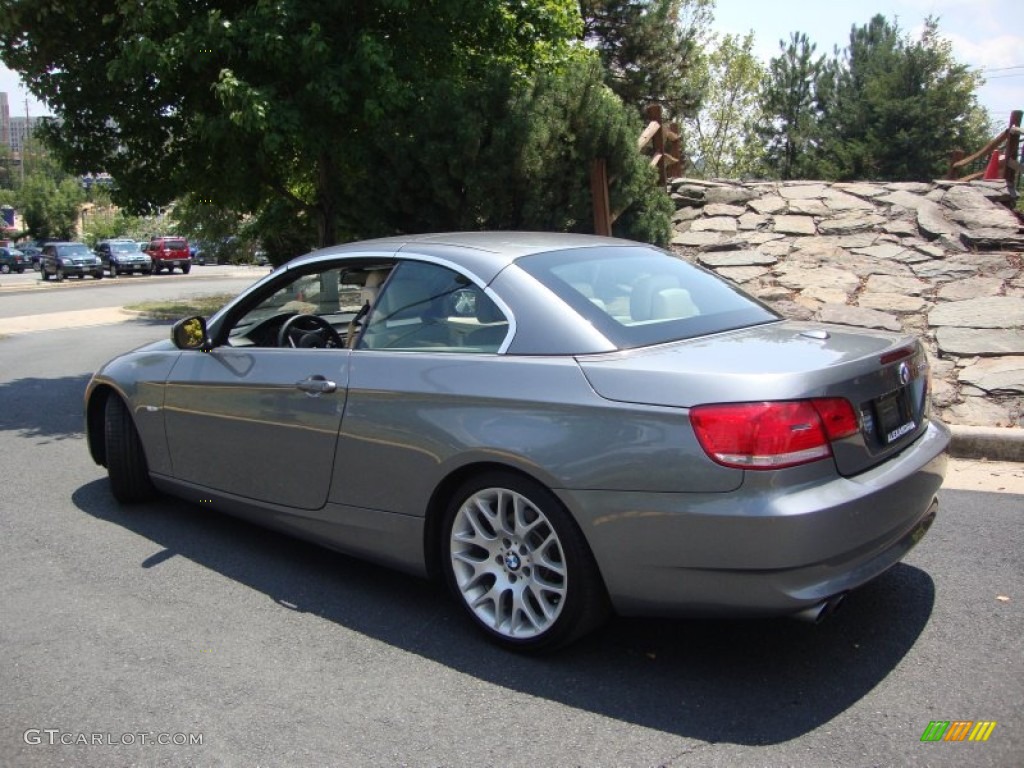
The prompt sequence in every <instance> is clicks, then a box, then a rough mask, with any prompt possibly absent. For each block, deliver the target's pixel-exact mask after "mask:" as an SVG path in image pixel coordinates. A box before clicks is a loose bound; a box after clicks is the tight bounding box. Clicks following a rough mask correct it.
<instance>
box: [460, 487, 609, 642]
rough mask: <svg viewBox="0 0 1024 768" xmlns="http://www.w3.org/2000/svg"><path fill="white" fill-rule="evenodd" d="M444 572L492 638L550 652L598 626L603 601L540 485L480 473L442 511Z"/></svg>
mask: <svg viewBox="0 0 1024 768" xmlns="http://www.w3.org/2000/svg"><path fill="white" fill-rule="evenodd" d="M441 536H442V539H441V567H442V568H443V570H444V575H445V579H446V581H447V582H448V586H449V588H450V589H451V590H452V593H453V594H454V595H455V597H456V600H457V601H458V602H459V604H460V605H461V606H462V607H463V609H464V610H465V611H466V613H467V614H468V615H469V617H470V618H471V619H472V621H473V622H474V623H475V624H476V625H477V627H478V628H479V629H481V630H482V631H483V632H484V634H486V635H487V636H488V637H489V638H490V639H491V640H493V641H494V642H496V643H498V644H499V645H502V646H504V647H506V648H509V649H511V650H516V651H528V652H535V651H547V650H552V649H555V648H558V647H561V646H563V645H567V644H568V643H571V642H572V641H573V640H576V639H577V638H579V637H581V636H583V635H584V634H586V633H587V632H589V631H590V630H592V629H594V628H596V627H597V626H598V625H599V624H601V623H602V622H603V621H604V619H605V618H606V616H607V614H608V598H607V595H606V593H605V590H604V584H603V582H602V580H601V575H600V572H599V571H598V568H597V563H596V562H595V561H594V557H593V555H592V554H591V552H590V549H589V548H588V547H587V543H586V541H585V539H584V538H583V534H582V533H581V532H580V529H579V527H578V526H577V525H576V521H575V520H573V519H572V516H571V515H570V514H569V512H568V511H567V510H566V509H565V507H564V506H563V505H562V503H561V502H560V501H559V500H558V498H557V497H556V496H555V495H554V494H553V493H552V492H551V491H549V490H548V489H547V488H545V487H543V486H542V485H540V484H539V483H537V482H535V481H533V480H530V479H528V478H526V477H523V476H521V475H517V474H513V473H511V472H502V471H491V472H485V473H483V474H481V475H479V476H478V477H475V478H471V479H470V480H469V481H467V482H465V483H463V485H462V486H461V487H460V488H459V489H458V491H456V493H455V494H454V496H453V497H452V501H451V503H450V504H449V505H448V509H447V510H446V512H445V517H444V521H443V526H442V533H441Z"/></svg>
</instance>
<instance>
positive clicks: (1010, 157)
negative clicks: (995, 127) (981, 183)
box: [946, 109, 1024, 190]
mask: <svg viewBox="0 0 1024 768" xmlns="http://www.w3.org/2000/svg"><path fill="white" fill-rule="evenodd" d="M1022 114H1024V112H1022V110H1019V109H1016V110H1014V111H1013V112H1011V113H1010V124H1009V125H1008V126H1006V129H1005V130H1004V131H1003V132H1002V133H1000V134H999V135H998V136H996V137H995V138H993V139H992V141H990V142H989V143H988V144H986V145H985V146H984V147H982V148H981V149H979V150H978V151H977V152H975V153H974V154H973V155H970V156H965V155H966V153H965V152H964V151H963V150H960V149H958V150H956V151H955V152H953V154H952V155H951V156H950V158H949V173H947V174H946V178H947V179H955V180H957V181H973V180H974V179H980V178H981V177H982V176H984V175H985V171H978V172H976V173H970V174H967V175H966V176H961V175H960V174H961V173H962V172H963V171H964V169H966V168H968V167H970V165H971V164H972V163H975V162H977V161H978V160H984V161H987V160H988V159H989V157H991V155H992V153H993V152H998V151H1000V150H1002V151H1003V155H1004V159H1003V161H1002V162H1001V163H1000V167H1001V169H1002V171H1003V173H1002V178H1004V179H1006V187H1007V189H1010V190H1015V189H1016V188H1017V181H1018V179H1020V156H1021V153H1020V147H1021V141H1020V136H1021V126H1020V124H1021V116H1022Z"/></svg>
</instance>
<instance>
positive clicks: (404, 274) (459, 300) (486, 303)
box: [358, 261, 509, 353]
mask: <svg viewBox="0 0 1024 768" xmlns="http://www.w3.org/2000/svg"><path fill="white" fill-rule="evenodd" d="M508 329H509V324H508V318H506V317H505V315H504V314H503V313H502V312H501V310H500V309H499V308H498V306H497V305H496V304H495V303H494V302H493V301H492V300H491V298H490V297H489V296H487V294H486V293H484V291H483V290H482V289H481V288H480V287H479V286H478V285H477V284H476V283H474V282H473V281H472V280H470V279H469V278H468V277H466V276H465V275H461V274H459V273H458V272H454V271H452V270H450V269H447V268H445V267H441V266H438V265H437V264H428V263H425V262H417V261H407V262H403V263H402V264H400V265H399V266H398V267H397V268H396V269H395V270H394V271H393V272H392V274H391V276H390V277H389V279H388V282H387V284H386V285H385V286H384V289H383V291H382V292H381V294H380V296H379V297H378V298H377V301H376V302H375V303H374V305H373V309H372V310H371V312H370V315H369V318H368V320H367V323H366V327H365V330H364V331H363V334H362V336H361V337H360V339H359V344H358V348H359V349H391V350H401V351H429V352H462V353H467V352H469V353H473V352H476V353H485V352H497V351H498V350H499V349H500V348H501V345H502V342H504V340H505V337H506V336H507V335H508Z"/></svg>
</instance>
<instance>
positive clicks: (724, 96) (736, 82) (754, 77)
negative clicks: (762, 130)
mask: <svg viewBox="0 0 1024 768" xmlns="http://www.w3.org/2000/svg"><path fill="white" fill-rule="evenodd" d="M753 46H754V35H753V33H750V34H748V35H746V36H745V37H743V38H740V37H738V36H736V35H725V36H724V37H722V38H721V39H720V40H717V41H716V42H715V44H714V46H713V47H712V48H711V50H710V51H707V52H706V55H705V56H704V58H703V61H702V63H701V66H700V67H699V68H698V72H697V75H696V77H695V82H696V83H697V85H698V87H699V89H700V91H701V92H702V93H703V94H704V102H703V105H702V107H701V109H700V111H699V112H698V113H697V114H696V115H694V116H693V117H691V118H688V119H687V120H685V121H684V123H683V129H684V146H685V147H686V150H687V152H688V154H689V155H690V157H691V158H692V161H693V164H694V168H695V172H696V173H699V174H701V175H702V176H704V177H706V178H715V177H719V178H730V177H732V178H735V177H739V176H744V175H748V174H752V173H756V172H757V171H759V170H760V164H761V162H762V156H763V154H764V153H763V150H762V144H761V142H760V141H759V140H758V139H757V137H756V136H754V130H755V125H756V122H757V119H758V116H759V115H760V101H759V98H758V88H759V87H760V85H761V80H762V78H763V77H764V67H763V66H762V65H761V63H760V62H759V61H758V60H757V58H756V57H755V56H754V54H753Z"/></svg>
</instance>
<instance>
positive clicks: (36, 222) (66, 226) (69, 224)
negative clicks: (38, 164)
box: [18, 172, 85, 240]
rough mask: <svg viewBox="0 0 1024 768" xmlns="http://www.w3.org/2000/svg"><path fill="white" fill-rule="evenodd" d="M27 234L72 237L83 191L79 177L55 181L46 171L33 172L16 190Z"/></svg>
mask: <svg viewBox="0 0 1024 768" xmlns="http://www.w3.org/2000/svg"><path fill="white" fill-rule="evenodd" d="M18 197H19V200H20V203H21V212H22V216H23V217H24V220H25V228H26V229H27V230H28V234H29V235H30V236H31V237H33V238H35V239H37V240H73V239H75V236H76V231H77V228H78V223H79V216H80V214H81V210H82V203H84V202H85V192H84V191H83V190H82V186H81V184H80V183H79V181H78V179H76V178H74V177H72V176H65V177H64V178H63V179H61V180H60V181H55V180H54V179H53V178H52V176H50V175H49V174H47V173H45V172H36V173H32V174H30V175H28V176H26V177H25V183H24V184H22V186H21V189H20V190H19V191H18Z"/></svg>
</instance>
